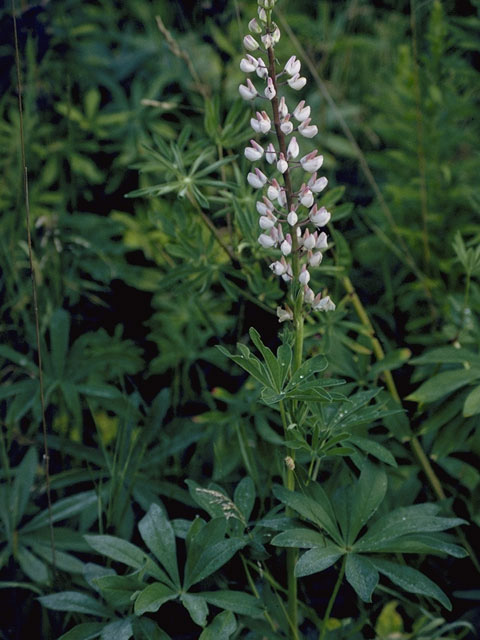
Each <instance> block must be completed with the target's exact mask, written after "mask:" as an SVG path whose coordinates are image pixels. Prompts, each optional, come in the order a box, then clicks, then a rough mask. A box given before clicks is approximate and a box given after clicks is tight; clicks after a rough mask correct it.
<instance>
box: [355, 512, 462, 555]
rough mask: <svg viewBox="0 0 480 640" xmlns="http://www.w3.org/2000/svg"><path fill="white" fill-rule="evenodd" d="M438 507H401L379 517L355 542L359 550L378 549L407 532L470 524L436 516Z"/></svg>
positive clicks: (457, 519) (456, 519)
mask: <svg viewBox="0 0 480 640" xmlns="http://www.w3.org/2000/svg"><path fill="white" fill-rule="evenodd" d="M438 509H439V508H438V507H437V506H436V505H433V504H430V503H424V504H418V505H413V506H411V507H400V508H399V509H395V510H394V511H392V512H391V513H389V514H387V515H385V516H382V517H381V518H379V519H378V520H377V521H376V522H375V523H374V524H373V525H372V526H371V527H370V528H369V530H368V531H367V533H366V534H365V535H364V536H362V538H360V540H358V541H357V542H355V545H354V549H355V551H357V552H360V551H362V552H366V551H368V552H372V551H377V550H379V549H380V548H382V546H384V545H385V544H386V543H389V542H390V543H393V542H394V541H395V539H396V538H401V537H402V536H404V535H407V534H414V533H420V534H423V533H428V532H435V531H444V530H445V529H450V528H451V527H457V526H459V525H462V524H468V523H467V522H466V521H465V520H462V519H461V518H441V517H438V516H436V513H438Z"/></svg>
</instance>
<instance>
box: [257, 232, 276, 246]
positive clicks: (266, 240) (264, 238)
mask: <svg viewBox="0 0 480 640" xmlns="http://www.w3.org/2000/svg"><path fill="white" fill-rule="evenodd" d="M258 242H259V243H260V244H261V245H262V247H263V248H264V249H270V248H271V247H273V245H274V244H275V240H274V239H273V238H272V237H271V236H269V235H267V234H266V233H262V234H260V235H259V236H258Z"/></svg>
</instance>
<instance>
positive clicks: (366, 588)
mask: <svg viewBox="0 0 480 640" xmlns="http://www.w3.org/2000/svg"><path fill="white" fill-rule="evenodd" d="M345 578H346V579H347V582H349V583H350V584H351V586H352V587H353V588H354V590H355V591H356V593H357V595H358V597H359V598H360V599H361V600H363V602H371V601H372V593H373V592H374V590H375V588H376V586H377V585H378V579H379V576H378V571H377V569H376V568H375V566H374V565H373V564H372V563H371V562H370V560H369V559H368V558H365V557H364V556H360V555H358V554H356V553H349V554H348V555H347V561H346V563H345Z"/></svg>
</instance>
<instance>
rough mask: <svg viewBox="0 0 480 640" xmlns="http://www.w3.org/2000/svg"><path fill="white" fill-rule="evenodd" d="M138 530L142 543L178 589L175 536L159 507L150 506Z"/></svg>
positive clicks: (178, 577)
mask: <svg viewBox="0 0 480 640" xmlns="http://www.w3.org/2000/svg"><path fill="white" fill-rule="evenodd" d="M138 529H139V531H140V535H141V536H142V539H143V541H144V542H145V544H146V545H147V546H148V548H149V549H150V551H151V552H152V553H153V554H154V556H155V557H156V558H157V560H158V561H159V562H160V563H161V564H162V565H163V567H164V568H165V570H166V571H167V573H168V574H169V576H170V578H171V579H172V580H173V583H174V584H175V585H177V586H178V587H180V576H179V573H178V565H177V549H176V545H175V534H174V532H173V528H172V525H171V524H170V522H169V521H168V519H167V518H166V516H165V514H164V513H163V510H162V509H161V507H159V506H158V505H157V504H152V505H151V506H150V509H149V510H148V512H147V514H146V515H145V516H144V517H143V518H142V519H141V520H140V522H139V524H138Z"/></svg>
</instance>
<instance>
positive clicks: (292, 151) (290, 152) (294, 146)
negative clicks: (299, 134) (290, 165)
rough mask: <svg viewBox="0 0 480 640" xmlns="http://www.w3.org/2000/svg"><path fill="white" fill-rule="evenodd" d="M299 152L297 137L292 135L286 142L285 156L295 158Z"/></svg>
mask: <svg viewBox="0 0 480 640" xmlns="http://www.w3.org/2000/svg"><path fill="white" fill-rule="evenodd" d="M299 153H300V147H299V146H298V142H297V139H296V138H295V137H293V138H292V139H291V140H290V142H289V143H288V147H287V158H289V159H290V158H293V159H294V160H295V158H296V157H297V156H298V154H299Z"/></svg>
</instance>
